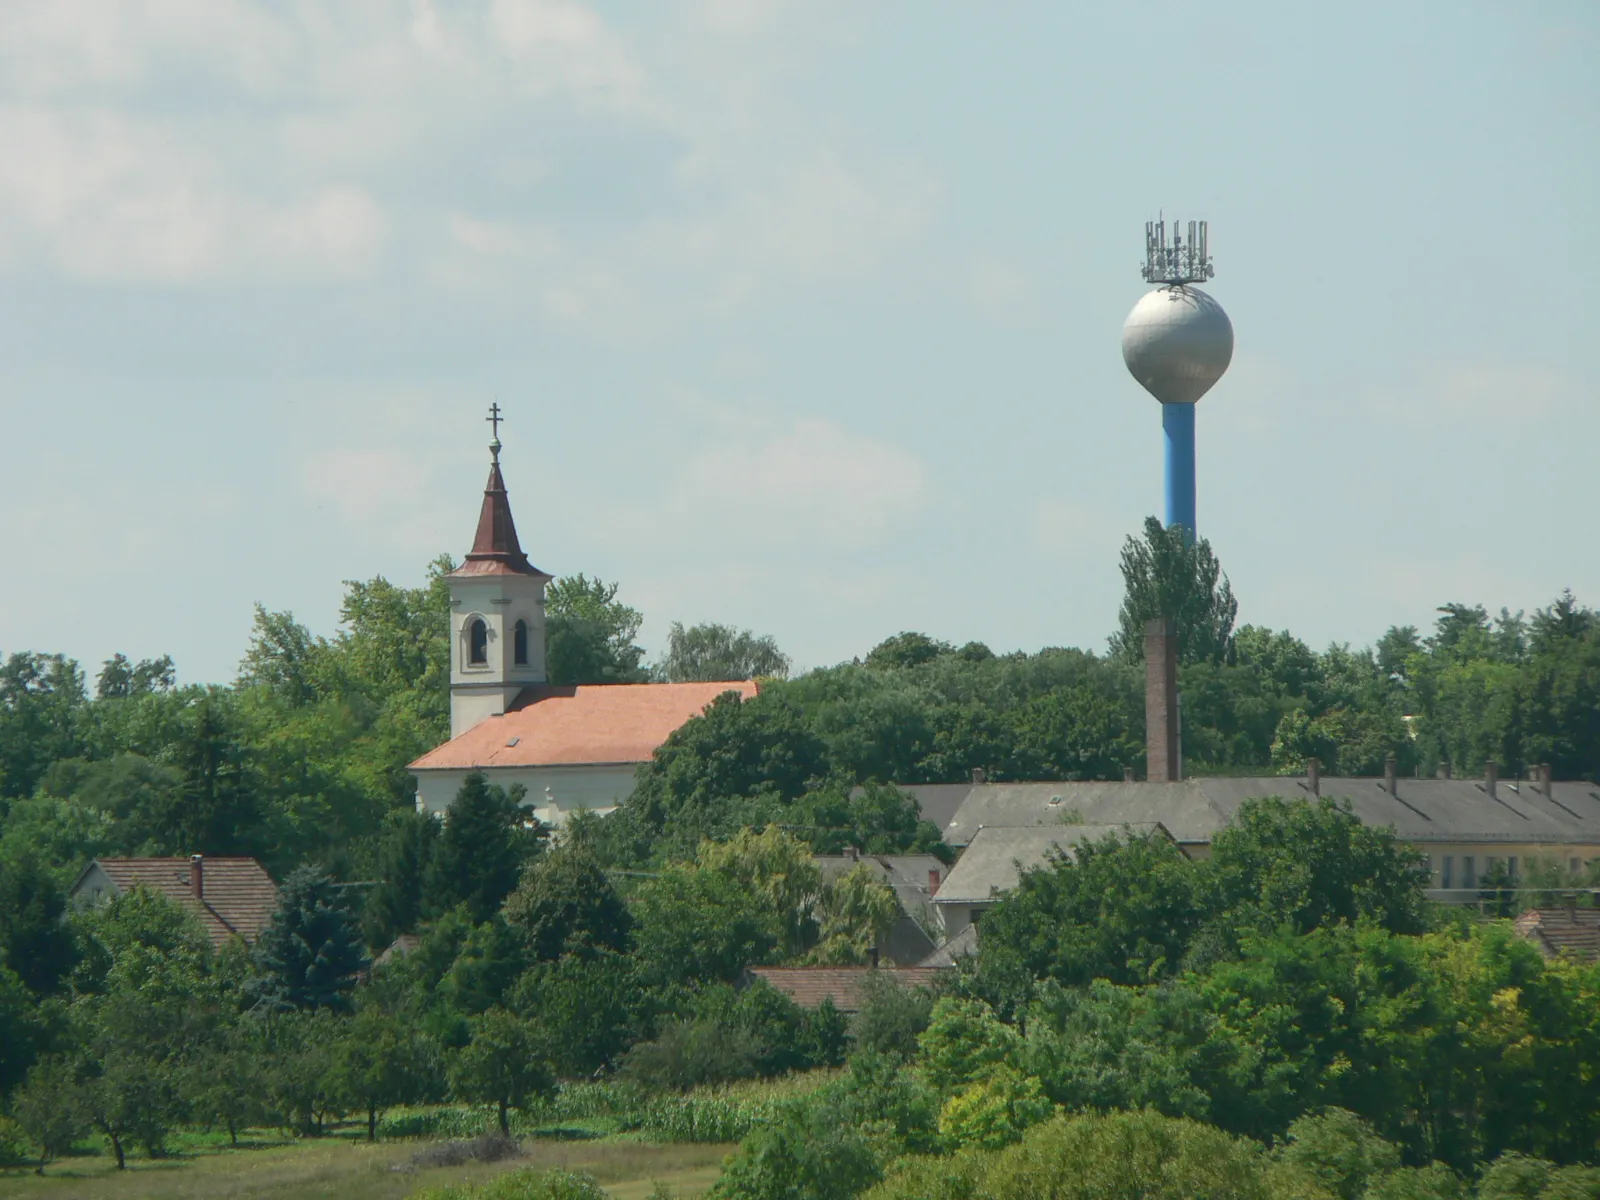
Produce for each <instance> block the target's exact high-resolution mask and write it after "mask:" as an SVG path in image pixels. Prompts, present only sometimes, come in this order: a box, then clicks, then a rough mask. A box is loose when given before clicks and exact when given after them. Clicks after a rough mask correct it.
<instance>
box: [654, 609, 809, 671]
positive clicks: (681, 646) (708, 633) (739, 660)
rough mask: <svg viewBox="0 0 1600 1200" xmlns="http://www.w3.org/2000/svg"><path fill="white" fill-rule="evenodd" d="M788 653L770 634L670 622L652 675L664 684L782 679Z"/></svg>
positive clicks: (728, 626) (725, 627) (718, 626)
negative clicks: (662, 652)
mask: <svg viewBox="0 0 1600 1200" xmlns="http://www.w3.org/2000/svg"><path fill="white" fill-rule="evenodd" d="M788 673H789V656H788V655H786V654H785V653H784V652H783V651H781V650H779V649H778V643H777V642H775V641H773V639H772V638H771V637H768V636H765V635H762V636H757V635H756V634H754V633H752V632H751V631H750V630H748V629H735V628H734V627H733V626H731V625H716V624H706V625H692V626H690V627H689V628H687V629H686V628H684V626H683V625H682V624H681V623H680V622H678V621H674V622H673V623H672V626H671V628H670V629H668V631H667V649H666V652H665V653H664V654H663V655H662V656H661V661H660V662H658V663H657V664H656V667H655V674H656V677H657V678H659V679H663V680H665V681H666V682H668V683H695V682H701V681H705V682H721V681H724V680H729V681H733V680H741V679H756V678H760V677H775V678H778V679H781V678H783V677H784V676H785V675H787V674H788Z"/></svg>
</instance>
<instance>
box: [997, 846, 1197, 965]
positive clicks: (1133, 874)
mask: <svg viewBox="0 0 1600 1200" xmlns="http://www.w3.org/2000/svg"><path fill="white" fill-rule="evenodd" d="M1200 889H1201V881H1200V878H1199V874H1198V872H1197V870H1196V867H1195V864H1194V863H1192V862H1191V861H1190V860H1189V859H1188V858H1187V857H1185V856H1184V854H1183V852H1182V851H1181V850H1179V849H1178V847H1177V846H1176V845H1175V844H1174V843H1173V842H1172V841H1171V840H1170V839H1169V838H1166V837H1163V836H1160V835H1157V834H1149V835H1140V834H1134V835H1130V836H1128V837H1125V838H1118V837H1116V836H1111V837H1107V838H1104V839H1102V840H1100V841H1098V842H1080V843H1079V844H1078V845H1077V846H1076V847H1075V848H1074V850H1073V853H1072V854H1071V855H1070V856H1062V857H1060V858H1058V859H1057V860H1056V861H1055V862H1054V863H1053V864H1051V865H1049V866H1045V867H1040V868H1037V869H1035V870H1032V871H1027V872H1025V873H1024V874H1023V876H1022V879H1021V880H1020V882H1019V883H1018V885H1017V887H1016V888H1015V889H1013V890H1012V891H1011V892H1010V893H1008V894H1007V895H1006V897H1005V899H1004V900H1003V901H1002V902H1001V903H1000V904H998V905H996V906H995V907H994V909H993V910H991V911H990V912H988V913H987V914H985V916H984V919H983V957H982V963H981V967H982V973H983V975H984V976H985V977H987V978H995V979H1002V978H1004V977H1005V976H1006V975H1007V974H1008V973H1009V972H1011V971H1013V970H1017V969H1021V970H1023V971H1025V972H1026V973H1027V975H1028V976H1029V977H1031V978H1036V979H1045V978H1049V979H1055V980H1057V981H1059V982H1061V983H1064V984H1068V985H1072V986H1081V985H1082V984H1086V983H1088V982H1089V981H1090V980H1091V979H1110V980H1112V981H1113V982H1116V983H1146V982H1149V981H1151V980H1154V979H1159V978H1163V977H1165V976H1169V975H1172V974H1174V973H1176V971H1177V970H1178V968H1179V967H1180V966H1181V964H1182V962H1183V958H1184V955H1185V953H1186V952H1187V950H1188V948H1189V943H1190V941H1191V939H1192V938H1193V937H1194V935H1195V934H1196V932H1197V931H1198V930H1199V929H1200V927H1201V924H1202V923H1203V921H1204V919H1205V915H1206V910H1205V908H1204V904H1203V900H1202V896H1201V890H1200Z"/></svg>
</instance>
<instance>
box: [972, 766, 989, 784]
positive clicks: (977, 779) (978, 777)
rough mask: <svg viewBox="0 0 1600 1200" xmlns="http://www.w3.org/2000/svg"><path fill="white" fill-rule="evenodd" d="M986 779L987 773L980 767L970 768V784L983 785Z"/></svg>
mask: <svg viewBox="0 0 1600 1200" xmlns="http://www.w3.org/2000/svg"><path fill="white" fill-rule="evenodd" d="M988 778H989V773H988V772H987V771H985V770H984V769H983V768H982V767H973V768H972V782H973V783H975V784H976V783H985V782H987V781H988Z"/></svg>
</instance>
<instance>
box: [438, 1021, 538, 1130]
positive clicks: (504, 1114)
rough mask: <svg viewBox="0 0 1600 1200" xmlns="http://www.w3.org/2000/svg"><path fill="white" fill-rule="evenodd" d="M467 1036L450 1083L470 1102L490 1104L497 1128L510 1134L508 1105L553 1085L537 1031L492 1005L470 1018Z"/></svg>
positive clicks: (452, 1067) (453, 1062) (516, 1105)
mask: <svg viewBox="0 0 1600 1200" xmlns="http://www.w3.org/2000/svg"><path fill="white" fill-rule="evenodd" d="M469 1031H470V1039H471V1040H470V1041H468V1042H467V1044H466V1045H465V1046H463V1047H462V1048H461V1049H459V1050H457V1051H456V1052H455V1054H454V1056H453V1057H452V1059H451V1062H450V1087H451V1090H452V1091H453V1092H454V1093H455V1095H456V1096H457V1097H458V1098H459V1099H461V1100H465V1101H466V1102H468V1103H470V1104H493V1105H494V1106H495V1107H496V1109H497V1111H498V1113H499V1117H500V1132H501V1133H502V1134H505V1135H506V1136H510V1134H511V1124H510V1120H509V1117H508V1111H509V1110H510V1109H513V1108H521V1107H523V1105H525V1104H527V1103H528V1101H530V1100H533V1099H536V1098H539V1097H542V1096H545V1095H548V1094H549V1093H550V1092H551V1091H552V1090H553V1089H554V1086H555V1079H554V1077H553V1076H552V1074H551V1072H550V1067H549V1064H548V1063H546V1062H545V1061H544V1060H543V1059H542V1058H540V1057H539V1055H540V1050H541V1047H540V1044H539V1036H538V1031H537V1030H536V1029H535V1028H534V1027H533V1026H532V1025H531V1024H530V1023H529V1022H527V1021H524V1020H522V1019H521V1018H519V1017H517V1016H515V1015H513V1014H512V1013H509V1012H507V1011H505V1010H504V1009H498V1008H493V1009H490V1010H489V1011H488V1012H486V1013H483V1014H481V1015H479V1016H476V1017H474V1018H472V1021H471V1022H470V1026H469Z"/></svg>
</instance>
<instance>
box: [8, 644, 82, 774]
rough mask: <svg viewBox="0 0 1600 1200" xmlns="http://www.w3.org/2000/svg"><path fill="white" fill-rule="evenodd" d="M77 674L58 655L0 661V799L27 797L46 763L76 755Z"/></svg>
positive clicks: (79, 692)
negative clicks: (1, 662) (0, 662)
mask: <svg viewBox="0 0 1600 1200" xmlns="http://www.w3.org/2000/svg"><path fill="white" fill-rule="evenodd" d="M85 700H86V697H85V695H84V687H83V672H82V671H81V670H79V669H78V664H77V663H75V662H73V661H72V660H71V659H69V658H65V657H63V656H62V655H60V654H29V653H15V654H11V655H9V656H7V658H6V660H5V662H4V663H3V664H0V797H10V796H27V795H31V794H32V792H33V789H34V788H35V786H37V784H38V782H39V779H40V777H41V776H43V775H44V773H45V770H46V769H47V768H48V767H49V766H50V764H51V763H53V762H55V761H56V760H57V759H61V758H73V757H76V756H77V754H78V753H79V751H80V747H81V745H82V732H81V716H82V712H83V707H84V704H85Z"/></svg>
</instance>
